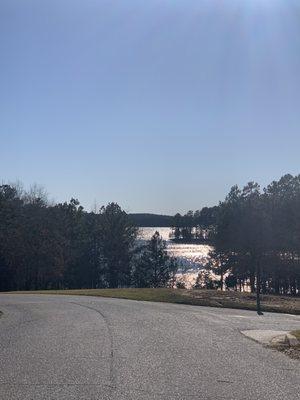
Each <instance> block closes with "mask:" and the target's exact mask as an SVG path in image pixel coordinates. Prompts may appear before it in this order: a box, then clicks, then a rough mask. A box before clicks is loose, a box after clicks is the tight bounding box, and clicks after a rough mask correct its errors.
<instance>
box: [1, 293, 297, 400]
mask: <svg viewBox="0 0 300 400" xmlns="http://www.w3.org/2000/svg"><path fill="white" fill-rule="evenodd" d="M0 310H2V311H3V313H4V314H3V316H2V317H1V318H0V399H1V400H2V399H3V400H11V399H13V400H19V399H20V400H44V399H47V400H60V399H61V400H69V399H84V400H88V399H95V400H96V399H97V400H100V399H101V400H102V399H109V400H115V399H118V400H123V399H125V400H129V399H132V400H148V399H149V400H150V399H151V400H152V399H161V400H184V399H203V400H218V399H222V400H223V399H224V400H228V399H234V400H236V399H239V400H240V399H241V400H248V399H251V400H268V399H270V400H277V399H278V400H282V399H285V400H296V399H300V362H299V361H296V360H291V359H289V358H288V357H286V356H285V355H283V354H281V353H279V352H277V351H273V350H269V349H266V348H264V347H262V346H261V345H259V344H257V343H255V342H253V341H251V340H249V339H247V338H245V337H244V336H243V335H242V334H241V333H240V331H241V330H245V329H274V330H286V329H287V330H291V329H296V328H298V329H299V326H300V317H299V316H298V317H295V316H289V315H280V314H272V313H266V314H265V315H264V316H263V317H258V316H257V315H256V314H255V313H254V312H251V311H239V310H229V309H216V308H205V307H193V306H185V305H175V304H166V303H150V302H149V303H148V302H136V301H131V300H120V299H105V298H100V297H98V298H96V297H79V296H48V295H47V296H46V295H30V294H28V295H12V294H0Z"/></svg>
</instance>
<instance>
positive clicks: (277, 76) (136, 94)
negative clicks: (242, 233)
mask: <svg viewBox="0 0 300 400" xmlns="http://www.w3.org/2000/svg"><path fill="white" fill-rule="evenodd" d="M0 139H1V141H0V145H1V148H0V180H1V181H15V180H17V179H19V180H21V181H23V182H24V184H25V186H28V185H30V184H31V183H34V182H36V183H39V184H42V185H44V186H45V187H46V188H47V190H48V192H49V193H50V195H51V197H53V198H54V199H55V200H57V201H63V200H68V199H69V198H70V197H71V196H75V197H78V199H79V200H80V201H81V202H82V204H83V205H84V206H85V207H86V208H87V209H88V210H89V209H90V207H91V206H92V204H93V203H94V202H95V200H96V201H97V202H98V203H99V204H105V203H107V202H108V201H117V202H119V203H120V204H121V205H122V206H123V207H124V208H125V209H126V210H127V211H131V212H142V211H149V212H163V213H174V212H175V211H177V210H178V211H181V212H182V211H186V210H188V209H198V208H201V207H202V206H205V205H214V204H216V203H217V202H218V201H219V200H221V199H223V198H224V197H225V195H226V193H227V192H228V191H229V189H230V187H231V186H232V185H234V184H235V183H237V184H239V185H243V184H244V183H246V182H248V181H249V180H257V181H258V182H259V183H261V184H262V185H265V184H267V183H268V182H270V181H271V180H273V179H275V178H276V179H277V178H279V177H280V176H281V175H282V174H284V173H287V172H289V173H292V174H297V173H299V172H300V2H299V0H145V1H142V0H135V1H134V0H126V1H125V0H114V1H112V0H105V1H104V0H103V1H102V0H42V1H41V0H26V1H22V0H1V2H0Z"/></svg>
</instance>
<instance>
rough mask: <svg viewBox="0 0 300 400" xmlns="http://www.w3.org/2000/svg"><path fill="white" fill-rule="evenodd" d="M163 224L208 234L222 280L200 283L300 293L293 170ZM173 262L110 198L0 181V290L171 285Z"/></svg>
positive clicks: (299, 215) (298, 197)
mask: <svg viewBox="0 0 300 400" xmlns="http://www.w3.org/2000/svg"><path fill="white" fill-rule="evenodd" d="M171 224H172V229H173V235H174V237H175V238H177V239H180V238H181V239H184V240H189V239H193V238H199V237H202V238H203V237H204V238H209V240H210V242H211V244H212V249H213V250H212V252H211V254H210V256H211V257H210V262H209V265H208V266H207V269H208V270H209V271H212V272H214V273H215V274H216V275H218V276H219V277H220V279H218V280H217V281H212V280H209V281H208V282H206V285H207V287H210V288H215V289H225V288H227V289H233V290H244V288H245V287H249V288H250V289H251V291H252V292H255V291H256V292H258V293H273V294H288V295H294V296H296V295H299V293H300V175H297V176H292V175H289V174H287V175H284V176H283V177H282V178H280V179H279V180H278V181H273V182H272V183H270V184H269V185H268V186H266V187H265V188H264V189H261V188H260V186H259V185H258V184H257V183H254V182H250V183H248V184H247V185H246V186H245V187H243V188H239V187H238V186H233V187H232V188H231V190H230V192H229V193H228V195H227V196H226V198H225V200H224V201H221V202H220V203H219V204H218V205H217V206H214V207H204V208H202V209H201V210H200V211H196V212H192V211H189V212H188V213H187V214H186V215H184V216H181V215H180V214H176V215H175V216H174V217H173V219H172V222H171ZM177 268H178V265H177V261H176V260H175V259H173V258H172V257H170V256H169V255H168V254H167V251H166V243H165V242H164V241H163V240H162V238H161V237H160V235H159V234H158V233H156V234H155V235H154V236H153V237H152V239H151V241H149V242H148V243H146V244H145V243H144V244H141V242H140V241H139V240H138V227H137V226H136V224H135V222H134V221H133V219H132V218H131V217H130V215H128V214H127V213H126V212H125V211H124V210H122V208H121V207H120V206H119V205H118V204H116V203H109V204H108V205H106V206H103V207H101V208H100V209H99V210H97V212H87V211H85V210H84V208H83V207H82V206H81V205H80V203H79V201H78V200H76V199H71V200H70V201H69V202H65V203H59V204H54V203H51V202H49V201H48V199H47V196H46V195H45V193H44V192H43V191H42V190H39V189H38V188H37V187H33V188H32V189H31V190H29V191H28V192H26V191H24V190H22V189H20V188H19V187H17V186H14V185H8V184H7V185H2V186H0V290H1V291H8V290H35V289H60V288H106V287H107V288H114V287H173V286H174V285H175V282H176V270H177ZM197 287H199V280H198V281H197ZM202 287H203V285H202Z"/></svg>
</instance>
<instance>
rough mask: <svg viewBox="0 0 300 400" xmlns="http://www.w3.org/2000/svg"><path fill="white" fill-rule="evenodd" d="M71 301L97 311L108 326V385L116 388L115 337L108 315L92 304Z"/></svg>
mask: <svg viewBox="0 0 300 400" xmlns="http://www.w3.org/2000/svg"><path fill="white" fill-rule="evenodd" d="M69 303H71V304H75V305H77V306H79V307H83V308H87V309H89V310H92V311H94V312H96V313H97V314H99V315H100V316H101V317H102V318H103V320H104V322H105V325H106V328H107V332H108V337H109V342H110V354H109V360H110V363H109V381H110V385H108V386H109V387H111V388H112V389H116V388H117V385H116V370H115V361H114V338H113V333H112V327H111V325H110V323H109V320H108V318H107V315H105V314H104V313H103V312H102V311H100V310H99V309H97V308H94V307H91V306H87V305H83V304H80V303H76V302H73V301H70V302H69Z"/></svg>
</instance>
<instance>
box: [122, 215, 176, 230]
mask: <svg viewBox="0 0 300 400" xmlns="http://www.w3.org/2000/svg"><path fill="white" fill-rule="evenodd" d="M129 215H130V217H131V219H132V220H133V222H134V223H135V225H137V226H141V227H142V226H150V227H156V226H159V227H162V226H171V225H172V220H173V217H172V216H170V215H159V214H147V213H139V214H129Z"/></svg>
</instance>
